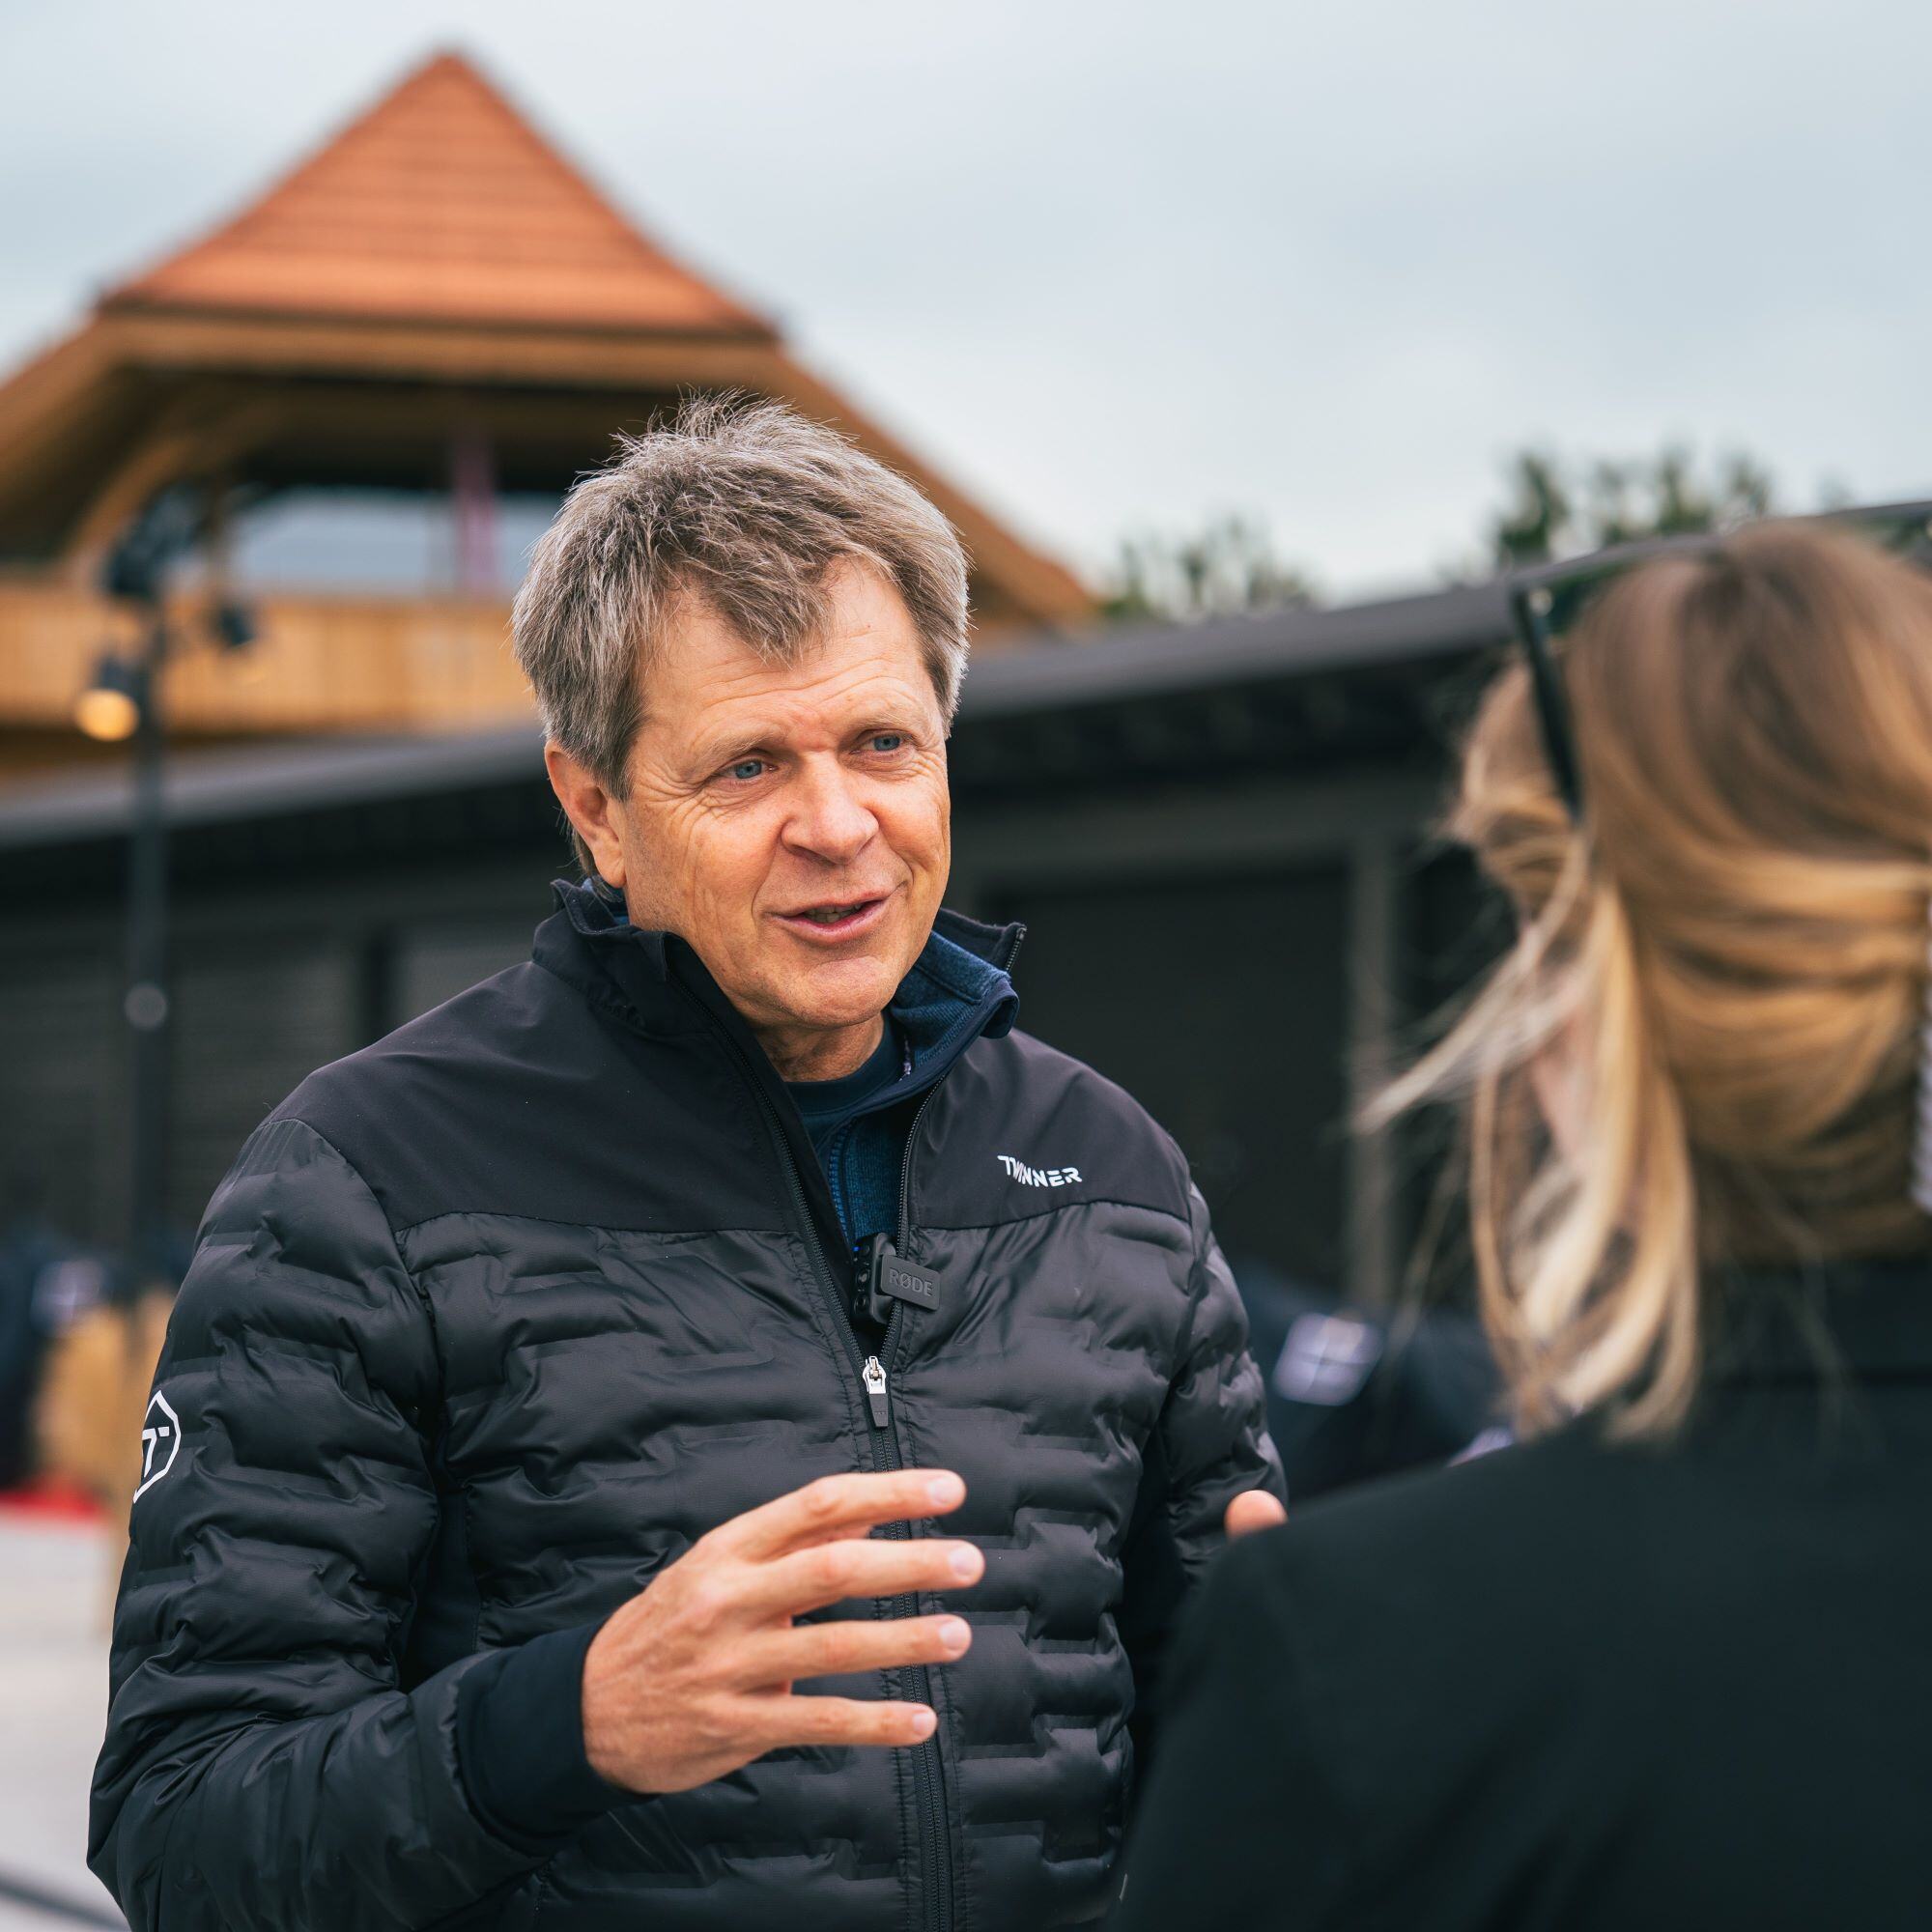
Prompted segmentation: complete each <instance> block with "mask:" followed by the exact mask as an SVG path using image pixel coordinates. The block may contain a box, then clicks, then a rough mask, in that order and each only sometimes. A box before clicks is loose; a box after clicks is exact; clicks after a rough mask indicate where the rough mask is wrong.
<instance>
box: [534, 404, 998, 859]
mask: <svg viewBox="0 0 1932 1932" xmlns="http://www.w3.org/2000/svg"><path fill="white" fill-rule="evenodd" d="M847 559H849V560H852V561H855V562H859V563H864V564H867V565H869V566H870V567H871V568H873V569H874V570H876V571H877V572H878V573H879V574H880V575H881V576H882V577H883V578H884V579H885V580H886V582H889V583H891V584H892V585H893V587H894V588H895V590H897V592H898V593H899V595H900V597H902V598H903V599H904V600H905V606H906V609H907V610H908V611H910V612H911V614H912V621H913V627H914V629H915V630H916V631H917V632H918V634H919V639H920V642H921V645H922V648H923V655H924V659H925V666H926V669H927V670H928V672H929V673H930V674H931V677H932V683H933V689H934V690H935V691H936V692H937V693H938V695H939V702H940V708H941V710H942V712H943V713H944V714H945V716H946V718H947V720H948V721H949V723H950V722H951V720H952V714H953V712H954V710H955V709H956V708H957V706H958V702H959V686H960V683H961V681H962V679H963V678H964V676H965V673H966V650H967V643H966V629H967V615H966V554H965V552H964V550H962V549H961V547H960V543H959V538H958V536H957V534H956V533H955V532H954V530H953V528H952V525H951V524H949V523H948V522H947V521H946V519H945V518H944V517H943V516H942V515H941V514H940V513H939V511H938V510H937V509H935V508H934V507H933V505H932V504H931V503H929V502H928V501H927V500H926V498H925V497H923V496H922V495H921V494H920V492H919V491H918V490H916V489H915V488H914V487H913V486H912V484H910V483H908V482H907V481H906V479H905V478H904V477H903V476H899V475H897V474H895V472H894V471H893V470H891V469H887V468H886V467H885V465H884V464H882V463H879V462H877V461H875V460H874V459H873V458H872V457H869V456H867V454H866V453H865V452H864V451H863V450H861V449H859V448H858V447H857V446H856V445H855V444H854V443H853V442H852V441H850V440H848V439H847V438H845V437H843V436H841V435H839V434H838V431H836V430H832V429H828V428H826V427H825V426H824V425H823V424H820V423H815V422H810V421H809V420H808V419H807V418H806V417H804V416H802V415H800V414H799V413H798V412H796V411H795V410H792V409H789V408H787V407H786V406H785V405H784V404H782V403H773V402H749V401H746V400H745V399H743V398H741V397H728V396H727V397H696V398H691V399H688V400H687V401H686V402H685V403H684V404H683V405H682V406H681V407H680V408H679V409H678V411H677V412H676V414H675V415H674V416H673V417H672V418H671V419H670V420H669V421H668V422H657V423H653V424H652V426H651V428H650V429H649V430H648V431H647V432H646V433H645V434H644V435H642V436H635V437H634V436H626V437H622V438H620V439H619V446H618V452H617V455H616V456H615V457H614V458H613V459H612V460H611V463H610V464H609V465H608V466H607V467H606V468H604V469H600V470H598V471H596V472H595V473H594V474H592V475H589V476H586V477H583V478H582V480H581V481H580V482H579V483H578V484H577V485H576V487H575V488H574V489H573V490H572V491H571V493H570V495H569V496H568V497H565V498H564V503H563V508H562V509H561V510H559V511H558V512H557V514H556V519H555V521H554V523H553V524H552V525H551V526H550V528H549V530H547V531H546V532H545V534H544V537H543V539H542V541H541V542H540V543H539V544H538V545H537V547H536V551H535V554H533V556H532V557H531V559H530V568H529V573H528V575H527V576H526V577H525V579H524V583H523V588H522V589H521V590H519V591H518V593H517V602H516V609H515V611H514V613H513V615H512V618H511V630H512V636H513V639H514V645H515V649H516V654H517V662H518V664H520V665H521V666H522V667H523V669H524V674H525V675H526V677H527V678H528V679H529V681H530V684H531V686H532V687H533V688H534V690H535V692H536V699H537V708H538V710H539V712H540V713H541V714H542V717H543V724H544V730H545V732H546V733H547V734H548V735H549V737H550V738H551V739H552V741H553V742H554V743H555V744H556V745H558V746H560V747H561V748H562V750H564V751H565V752H567V753H569V754H570V755H571V756H572V757H573V758H575V759H576V760H577V761H578V762H579V763H580V764H582V766H584V767H585V769H586V770H588V771H589V772H590V773H591V774H592V775H593V776H594V777H596V779H597V780H598V781H600V782H601V783H602V784H604V785H605V786H606V787H607V788H608V789H609V790H610V791H611V792H612V793H613V794H614V795H615V796H616V797H618V798H622V797H623V796H624V793H625V762H626V760H627V759H628V757H629V755H630V751H631V744H632V741H633V739H635V738H636V736H637V733H638V727H639V725H640V724H641V723H642V722H643V705H644V688H645V685H646V682H647V680H648V676H649V671H650V666H651V663H652V661H653V659H654V658H656V657H657V655H658V654H659V653H660V652H661V651H662V649H663V647H664V643H665V634H666V632H667V631H668V628H669V626H670V625H671V623H672V622H674V620H675V615H676V611H677V608H678V605H679V602H680V600H682V599H685V598H689V597H694V596H695V597H697V598H699V599H701V600H702V601H703V603H704V604H705V605H706V606H707V607H709V609H710V610H711V611H714V612H716V614H717V615H718V616H719V617H721V618H722V619H723V620H724V621H725V623H726V624H728V625H729V626H730V627H731V629H732V630H733V631H734V632H736V633H737V635H738V636H739V637H741V638H742V639H744V640H745V641H746V642H747V643H748V644H750V645H751V646H752V647H753V649H754V650H755V651H757V653H758V654H759V655H760V656H761V657H763V658H764V659H765V660H766V661H767V662H768V663H771V664H777V665H791V664H796V663H798V662H799V661H800V660H801V659H803V658H804V657H805V656H806V655H807V653H808V652H809V651H810V649H811V647H812V646H813V644H814V643H816V642H817V641H818V639H819V638H820V637H821V636H822V634H823V629H824V622H825V578H826V573H827V571H828V570H829V569H830V567H831V566H832V565H833V564H835V563H838V562H839V561H841V560H847ZM578 857H579V858H580V859H582V860H583V861H584V862H585V866H584V869H585V870H586V871H588V870H589V869H590V867H589V864H588V859H589V855H588V853H586V852H585V851H584V850H583V848H582V842H581V841H578Z"/></svg>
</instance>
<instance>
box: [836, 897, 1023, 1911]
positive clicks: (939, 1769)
mask: <svg viewBox="0 0 1932 1932" xmlns="http://www.w3.org/2000/svg"><path fill="white" fill-rule="evenodd" d="M1025 937H1026V927H1025V926H1020V927H1019V928H1018V929H1017V930H1016V931H1015V932H1014V934H1013V940H1012V944H1011V945H1010V946H1009V947H1007V948H1006V949H1005V953H1006V956H1005V957H1004V958H1003V959H1000V960H999V961H997V962H996V963H997V964H998V966H999V968H1000V971H1001V972H1003V973H1005V972H1009V971H1011V969H1012V963H1013V960H1014V959H1015V957H1017V955H1018V953H1019V950H1020V942H1021V941H1022V940H1023V939H1025ZM941 1084H944V1083H943V1082H942V1083H941ZM938 1097H939V1088H938V1087H937V1086H935V1087H934V1088H933V1090H932V1091H931V1093H929V1094H927V1095H926V1096H925V1098H924V1099H923V1100H922V1101H921V1102H920V1103H919V1105H918V1107H916V1108H915V1109H914V1110H913V1117H912V1124H911V1125H910V1126H908V1127H907V1128H906V1138H905V1153H904V1155H903V1156H902V1157H901V1159H900V1161H899V1214H898V1229H897V1234H898V1250H899V1253H900V1254H902V1255H903V1254H907V1253H909V1252H910V1250H911V1246H912V1225H911V1223H912V1157H913V1151H914V1150H915V1149H916V1148H917V1147H918V1146H919V1130H920V1128H921V1127H922V1126H923V1124H924V1122H925V1115H926V1109H927V1108H929V1107H930V1106H931V1105H932V1103H933V1102H934V1101H935V1100H936V1099H938ZM847 1325H848V1326H849V1325H850V1323H849V1322H848V1323H847ZM904 1326H905V1303H904V1302H902V1301H900V1302H895V1304H894V1306H893V1313H892V1320H891V1321H888V1322H887V1324H886V1339H885V1342H884V1344H883V1347H884V1350H885V1353H886V1356H887V1359H888V1360H890V1361H891V1362H892V1364H893V1366H894V1367H895V1368H896V1367H897V1366H898V1352H899V1350H900V1348H901V1347H902V1346H903V1340H904V1332H903V1331H904ZM856 1340H857V1337H856V1336H855V1337H854V1341H855V1343H856ZM865 1366H866V1370H867V1375H868V1379H867V1381H866V1394H867V1400H868V1401H869V1402H872V1403H873V1405H874V1406H873V1409H872V1421H873V1425H874V1427H883V1428H885V1429H887V1431H888V1432H889V1433H892V1432H891V1424H892V1396H891V1393H890V1387H889V1384H888V1381H887V1378H886V1369H885V1364H884V1363H882V1362H881V1361H880V1360H879V1358H878V1356H876V1355H874V1356H873V1357H872V1358H871V1359H870V1360H869V1361H868V1362H867V1364H866V1365H865ZM875 1383H876V1385H877V1394H876V1396H874V1394H873V1387H874V1384H875ZM893 1456H894V1462H895V1466H896V1463H897V1459H898V1444H897V1440H896V1436H895V1439H894V1444H893ZM886 1534H887V1535H888V1536H895V1537H900V1538H910V1537H911V1535H912V1525H911V1524H910V1523H905V1522H898V1523H892V1524H889V1525H888V1527H887V1530H886ZM901 1605H903V1607H901ZM918 1613H919V1604H918V1602H917V1600H916V1599H914V1598H911V1597H902V1598H897V1599H895V1601H894V1604H893V1610H892V1614H893V1615H894V1616H907V1617H910V1616H917V1615H918ZM902 1676H903V1680H904V1685H905V1695H906V1698H907V1700H908V1701H909V1702H912V1703H919V1704H928V1705H931V1707H932V1710H933V1712H934V1713H935V1714H937V1712H938V1710H939V1706H938V1704H937V1703H935V1702H934V1700H933V1696H932V1685H931V1680H930V1677H929V1675H928V1673H927V1672H926V1669H925V1667H924V1666H923V1664H915V1665H913V1666H912V1667H910V1668H909V1669H907V1670H905V1671H904V1672H903V1673H902ZM939 1738H940V1732H939V1727H938V1726H937V1725H934V1727H933V1732H932V1735H931V1737H929V1738H927V1739H926V1741H925V1742H924V1743H923V1745H916V1746H915V1747H913V1778H914V1789H915V1792H916V1794H917V1803H918V1809H919V1821H920V1833H921V1839H922V1843H921V1847H920V1850H921V1856H922V1859H923V1865H924V1870H923V1878H924V1880H925V1885H924V1891H925V1922H926V1924H928V1925H930V1926H933V1927H935V1928H944V1929H945V1932H951V1927H952V1918H953V1914H952V1827H951V1824H950V1822H949V1818H948V1813H947V1806H946V1757H945V1753H944V1752H943V1751H941V1749H940V1747H939Z"/></svg>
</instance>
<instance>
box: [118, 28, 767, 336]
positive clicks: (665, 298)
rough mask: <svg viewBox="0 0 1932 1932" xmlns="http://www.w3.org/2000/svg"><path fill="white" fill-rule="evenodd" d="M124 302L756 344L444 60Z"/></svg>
mask: <svg viewBox="0 0 1932 1932" xmlns="http://www.w3.org/2000/svg"><path fill="white" fill-rule="evenodd" d="M121 305H139V306H142V307H152V306H156V305H159V306H164V307H184V308H192V309H198V310H208V309H217V310H231V311H232V310H249V311H270V312H273V313H278V314H300V315H308V316H332V317H346V316H355V317H358V318H369V319H384V320H393V319H402V320H412V321H417V320H419V321H434V322H440V323H448V322H480V323H514V324H523V325H526V326H527V325H536V326H539V327H542V326H546V325H548V326H551V327H577V328H582V327H589V328H621V329H649V330H660V329H672V330H679V331H697V332H702V333H716V332H725V333H729V334H732V335H743V334H745V333H747V332H754V333H758V334H768V333H769V332H770V328H769V325H768V324H766V323H765V322H764V321H763V320H762V319H761V318H759V317H758V316H756V315H754V314H753V313H752V312H751V311H750V310H748V309H745V308H743V307H741V306H740V305H739V304H738V303H736V302H734V301H732V300H730V299H729V298H727V297H725V296H724V295H722V294H721V293H719V291H718V290H716V289H714V288H712V287H710V286H709V285H708V284H707V283H705V282H703V281H701V280H700V279H699V278H698V277H697V276H696V275H695V274H693V273H692V272H691V270H688V269H685V268H683V267H681V266H680V265H679V264H677V263H676V262H673V261H672V260H670V258H669V257H668V256H667V255H666V254H665V253H664V252H663V251H662V250H661V249H660V248H658V247H657V246H656V245H655V244H654V243H653V242H651V241H648V240H647V239H646V238H645V237H644V236H643V235H642V234H640V233H639V230H638V229H637V228H636V227H635V226H634V225H633V224H632V223H631V222H630V221H628V220H627V219H626V218H625V217H624V216H623V215H622V214H620V213H618V212H617V211H616V210H615V209H614V208H612V207H611V204H610V203H609V202H608V201H606V200H605V199H604V197H603V196H602V195H601V194H600V193H599V192H598V191H597V189H596V188H594V187H593V186H591V185H590V184H589V183H588V182H586V181H585V180H584V179H583V177H582V175H580V174H579V173H578V172H577V170H576V169H575V168H574V167H572V166H571V164H570V163H569V162H568V161H566V160H565V159H564V158H563V157H562V156H561V155H559V154H558V153H557V152H556V150H555V149H554V148H553V147H552V146H551V145H550V143H549V142H548V141H546V140H545V139H544V138H543V136H542V135H540V134H539V133H538V132H537V131H536V129H535V128H532V127H531V126H530V124H529V123H528V122H527V121H526V120H525V119H524V118H523V116H522V115H521V114H519V113H518V112H517V110H516V109H515V108H514V107H512V106H511V105H510V103H509V102H508V101H507V100H505V99H504V98H503V97H502V96H501V95H500V94H499V93H497V90H496V89H495V88H494V87H493V86H492V85H491V84H490V82H489V81H487V80H486V79H485V78H484V77H483V75H482V74H480V73H479V72H478V71H476V69H475V68H474V67H472V66H471V65H470V64H469V61H467V60H465V59H464V58H463V57H462V56H461V55H459V54H453V53H445V54H440V55H438V56H437V57H435V58H434V59H432V60H431V61H430V62H428V63H427V65H425V66H423V67H421V68H418V69H417V70H416V71H414V72H413V73H412V74H411V75H409V76H408V78H406V79H405V80H404V81H403V82H402V84H401V85H400V86H399V87H397V88H396V89H395V90H394V91H393V92H392V93H391V94H389V95H387V96H386V97H385V98H384V99H382V100H380V101H378V102H377V103H376V105H375V106H374V107H372V108H370V109H369V111H368V112H367V113H366V114H364V115H363V116H362V117H361V119H360V120H358V121H356V122H355V123H353V124H352V125H351V126H350V127H349V128H345V129H344V130H343V132H341V133H340V134H338V135H337V136H336V137H335V138H334V139H333V140H332V141H330V142H329V143H328V145H327V146H326V147H325V148H323V149H322V150H321V152H320V153H318V154H316V155H314V156H311V157H310V158H309V159H308V160H306V161H304V162H303V163H301V165H300V166H298V168H297V169H296V170H295V171H294V173H292V174H290V175H289V176H287V177H286V178H285V179H284V180H283V181H281V182H280V183H278V184H277V185H275V186H273V187H271V188H270V190H269V192H268V193H267V194H266V195H264V196H263V197H262V198H261V200H259V201H257V202H256V203H254V205H253V206H252V207H250V208H248V209H247V210H245V211H244V212H243V213H241V214H239V215H237V216H236V217H235V219H234V220H232V221H230V222H228V223H227V224H226V225H225V226H223V227H221V228H218V229H216V230H215V232H214V233H213V234H212V235H210V236H208V237H206V238H205V239H204V240H202V241H197V242H195V243H193V244H192V245H191V246H189V247H187V248H185V249H184V250H183V251H182V252H181V253H180V254H178V255H175V256H172V257H170V258H169V259H168V260H167V261H165V262H163V263H161V264H160V265H159V267H157V268H155V269H151V270H148V271H147V272H146V273H145V274H142V275H140V276H138V277H136V278H135V279H134V280H133V281H131V282H128V283H127V284H125V285H124V286H123V287H121V288H120V289H118V290H116V291H115V292H114V294H113V295H112V296H110V297H109V298H108V299H107V302H106V304H105V306H108V307H115V306H121Z"/></svg>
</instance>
